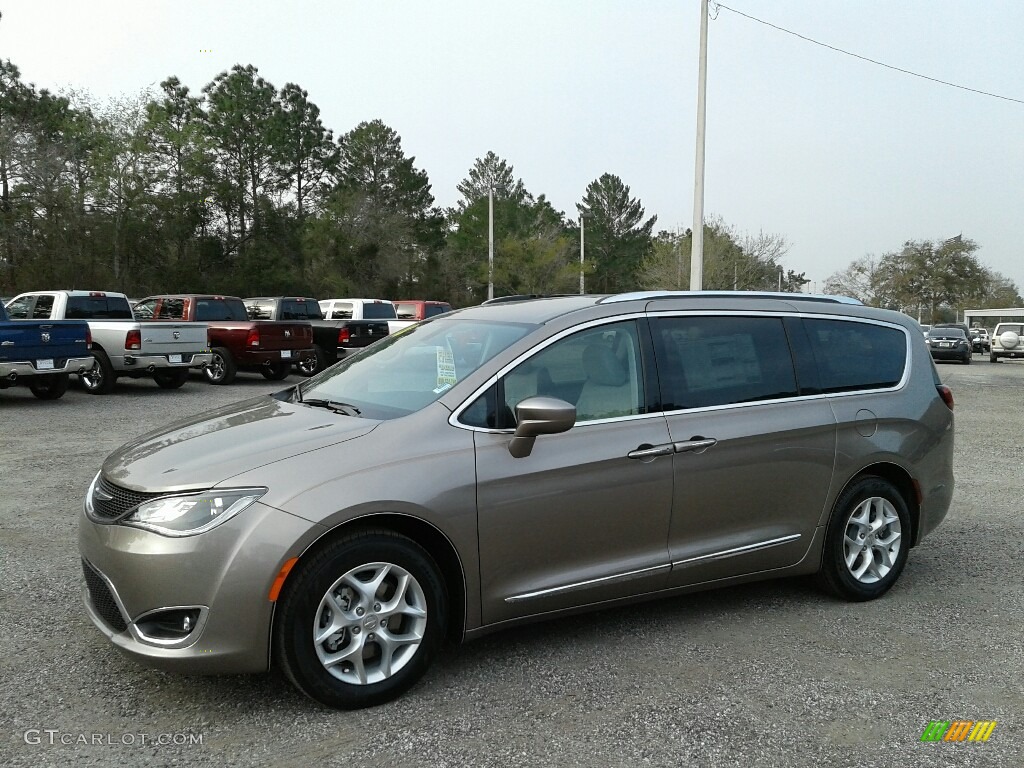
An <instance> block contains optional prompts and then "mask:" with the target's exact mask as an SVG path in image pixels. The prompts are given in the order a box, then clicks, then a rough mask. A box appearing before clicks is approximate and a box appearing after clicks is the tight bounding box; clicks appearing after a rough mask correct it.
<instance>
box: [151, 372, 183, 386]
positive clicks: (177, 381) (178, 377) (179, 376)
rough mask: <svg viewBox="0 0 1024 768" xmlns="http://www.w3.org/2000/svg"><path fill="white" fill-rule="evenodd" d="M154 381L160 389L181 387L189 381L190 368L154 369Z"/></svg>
mask: <svg viewBox="0 0 1024 768" xmlns="http://www.w3.org/2000/svg"><path fill="white" fill-rule="evenodd" d="M153 381H155V382H156V385H157V386H158V387H160V389H181V387H182V386H183V385H184V384H185V382H186V381H188V368H172V369H170V370H166V371H154V373H153Z"/></svg>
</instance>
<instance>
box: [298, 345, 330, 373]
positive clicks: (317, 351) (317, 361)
mask: <svg viewBox="0 0 1024 768" xmlns="http://www.w3.org/2000/svg"><path fill="white" fill-rule="evenodd" d="M326 367H327V355H325V354H324V350H323V348H322V347H321V346H320V345H319V344H314V345H313V357H307V358H306V359H305V360H303V361H301V362H299V363H297V364H296V366H295V368H296V370H298V372H299V374H300V375H302V376H314V375H316V374H318V373H320V371H322V370H323V369H324V368H326Z"/></svg>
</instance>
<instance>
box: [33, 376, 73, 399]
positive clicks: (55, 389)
mask: <svg viewBox="0 0 1024 768" xmlns="http://www.w3.org/2000/svg"><path fill="white" fill-rule="evenodd" d="M69 378H71V377H70V376H68V375H67V374H66V373H50V374H47V375H45V376H33V377H32V381H31V382H30V383H29V385H28V388H29V389H30V390H32V394H33V395H35V396H36V397H38V398H39V399H40V400H59V399H60V398H62V397H63V396H64V393H65V392H67V391H68V379H69Z"/></svg>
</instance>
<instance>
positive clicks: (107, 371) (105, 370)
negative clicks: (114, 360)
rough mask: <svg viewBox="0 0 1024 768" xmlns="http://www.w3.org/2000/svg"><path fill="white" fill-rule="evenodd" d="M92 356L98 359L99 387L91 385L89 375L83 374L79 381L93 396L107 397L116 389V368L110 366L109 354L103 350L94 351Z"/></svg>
mask: <svg viewBox="0 0 1024 768" xmlns="http://www.w3.org/2000/svg"><path fill="white" fill-rule="evenodd" d="M92 356H93V357H94V358H96V366H95V368H96V370H98V371H99V372H100V376H101V378H100V382H99V384H98V385H97V386H95V387H93V386H91V385H90V383H89V382H90V379H89V378H88V376H87V375H85V374H83V375H81V376H79V380H80V381H81V383H82V388H83V389H84V390H85V391H86V392H88V393H89V394H91V395H105V394H107V393H109V392H111V391H112V390H113V389H114V384H115V383H116V381H117V376H116V374H115V373H114V366H113V365H111V364H110V358H109V357H107V353H106V352H104V351H103V350H102V349H94V350H93V351H92Z"/></svg>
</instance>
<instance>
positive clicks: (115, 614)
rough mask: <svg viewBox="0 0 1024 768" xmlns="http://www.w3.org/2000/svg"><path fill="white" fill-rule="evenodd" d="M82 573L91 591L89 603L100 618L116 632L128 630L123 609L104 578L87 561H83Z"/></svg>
mask: <svg viewBox="0 0 1024 768" xmlns="http://www.w3.org/2000/svg"><path fill="white" fill-rule="evenodd" d="M82 573H83V574H84V575H85V586H86V587H87V588H88V589H89V602H90V603H92V607H93V609H95V611H96V613H98V614H99V615H100V618H101V619H103V621H105V622H106V623H107V624H108V625H109V626H110V628H111V629H113V630H114V631H116V632H124V631H125V630H126V629H128V624H127V623H126V622H125V620H124V616H122V615H121V609H120V608H118V607H117V601H116V600H114V595H113V594H112V593H111V592H110V587H108V586H107V582H106V581H104V580H103V577H102V576H100V575H99V573H97V572H96V569H95V568H93V567H92V566H91V565H89V563H87V562H86V561H85V560H82Z"/></svg>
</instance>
